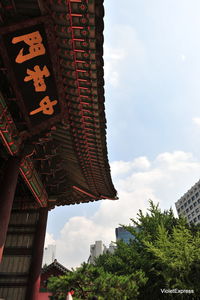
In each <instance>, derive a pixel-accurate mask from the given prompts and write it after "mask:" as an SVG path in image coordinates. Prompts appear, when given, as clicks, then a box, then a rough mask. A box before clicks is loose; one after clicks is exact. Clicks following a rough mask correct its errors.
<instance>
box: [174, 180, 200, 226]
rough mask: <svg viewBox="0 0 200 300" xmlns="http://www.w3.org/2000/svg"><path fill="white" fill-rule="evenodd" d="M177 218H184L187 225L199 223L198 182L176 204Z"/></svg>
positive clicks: (199, 194) (199, 186)
mask: <svg viewBox="0 0 200 300" xmlns="http://www.w3.org/2000/svg"><path fill="white" fill-rule="evenodd" d="M175 206H176V209H177V212H178V215H179V216H184V217H186V219H187V221H188V223H189V224H192V223H194V224H198V223H200V180H199V181H198V182H197V183H196V184H195V185H194V186H192V187H191V188H190V189H189V191H187V192H186V193H185V194H184V195H183V196H182V197H181V198H180V199H179V200H178V201H177V202H176V203H175Z"/></svg>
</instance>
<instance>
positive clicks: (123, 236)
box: [115, 227, 134, 244]
mask: <svg viewBox="0 0 200 300" xmlns="http://www.w3.org/2000/svg"><path fill="white" fill-rule="evenodd" d="M115 235H116V241H119V240H122V241H124V242H125V243H126V244H128V243H129V241H130V240H132V239H134V236H133V235H132V234H131V233H130V232H129V231H127V230H126V229H124V228H123V227H118V228H115Z"/></svg>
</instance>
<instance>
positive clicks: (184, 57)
mask: <svg viewBox="0 0 200 300" xmlns="http://www.w3.org/2000/svg"><path fill="white" fill-rule="evenodd" d="M181 60H182V61H183V62H184V61H185V60H186V56H185V55H184V54H181Z"/></svg>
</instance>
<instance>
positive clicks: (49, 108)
mask: <svg viewBox="0 0 200 300" xmlns="http://www.w3.org/2000/svg"><path fill="white" fill-rule="evenodd" d="M57 102H58V101H57V100H53V101H51V100H50V99H49V96H46V97H44V98H43V99H42V101H40V107H38V108H37V109H35V110H33V111H31V112H30V115H35V114H38V113H39V112H41V111H42V112H43V114H45V115H52V114H53V113H54V109H53V106H54V105H56V104H57Z"/></svg>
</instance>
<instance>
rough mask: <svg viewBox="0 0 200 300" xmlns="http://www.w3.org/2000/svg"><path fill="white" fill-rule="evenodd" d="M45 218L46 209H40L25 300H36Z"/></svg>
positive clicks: (46, 215)
mask: <svg viewBox="0 0 200 300" xmlns="http://www.w3.org/2000/svg"><path fill="white" fill-rule="evenodd" d="M47 217H48V209H47V208H41V209H40V213H39V220H38V224H37V228H36V233H35V240H34V246H33V254H32V263H31V266H30V272H29V280H28V286H27V292H26V298H25V299H26V300H38V296H39V288H40V273H41V266H42V256H43V249H44V240H45V233H46V224H47Z"/></svg>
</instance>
